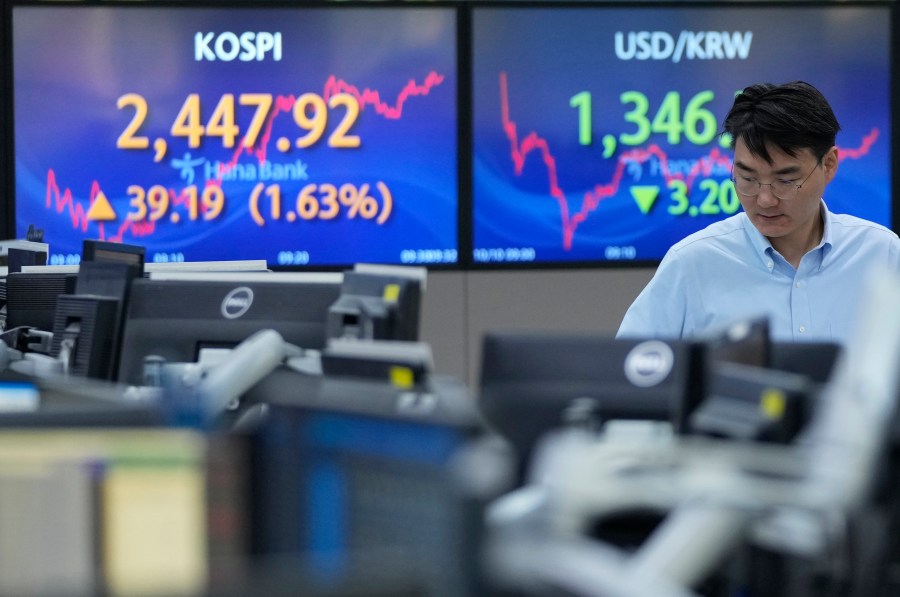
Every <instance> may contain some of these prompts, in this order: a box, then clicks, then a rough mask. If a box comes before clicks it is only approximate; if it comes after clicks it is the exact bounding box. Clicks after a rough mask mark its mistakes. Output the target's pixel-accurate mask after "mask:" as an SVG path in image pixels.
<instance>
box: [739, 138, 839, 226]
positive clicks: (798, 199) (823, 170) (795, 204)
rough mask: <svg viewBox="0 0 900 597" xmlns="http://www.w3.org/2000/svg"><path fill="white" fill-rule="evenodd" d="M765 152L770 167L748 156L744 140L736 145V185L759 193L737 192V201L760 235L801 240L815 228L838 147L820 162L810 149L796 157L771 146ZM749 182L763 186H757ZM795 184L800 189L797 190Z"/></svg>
mask: <svg viewBox="0 0 900 597" xmlns="http://www.w3.org/2000/svg"><path fill="white" fill-rule="evenodd" d="M767 149H768V151H769V155H770V156H771V157H772V163H771V164H770V163H769V162H767V161H766V160H764V159H763V158H762V157H760V156H756V155H753V154H751V153H750V151H749V150H748V149H747V145H746V144H745V143H744V141H743V139H737V141H736V142H735V145H734V177H735V180H736V186H741V185H740V184H738V183H740V182H743V183H744V184H748V185H749V186H750V187H751V188H753V189H754V190H755V191H758V193H757V194H756V196H748V195H744V194H741V193H738V199H740V202H741V206H743V208H744V211H745V212H746V213H747V217H749V218H750V221H751V222H753V225H754V226H756V228H757V230H759V231H760V232H761V233H762V234H763V236H766V237H768V238H769V239H772V240H774V239H783V240H788V241H789V240H791V239H793V238H797V239H801V238H803V237H804V236H805V235H808V234H810V232H811V231H812V230H813V229H814V228H815V227H817V226H818V223H819V201H820V199H821V198H822V194H823V192H824V191H825V187H826V186H827V185H828V183H830V182H831V180H832V179H833V178H834V175H835V172H836V171H837V163H838V159H837V148H836V147H832V148H831V149H830V150H829V151H828V153H826V154H825V156H824V157H823V158H822V161H821V163H819V162H818V161H817V160H816V157H815V155H814V154H813V153H812V151H810V150H809V149H803V150H802V151H799V152H798V153H797V155H796V156H790V155H788V154H786V153H784V152H783V151H781V150H780V149H778V148H777V147H774V146H772V145H769V146H767ZM741 178H743V179H744V180H743V181H741V180H740V179H741ZM748 179H749V181H753V180H755V181H758V182H760V183H763V184H762V186H758V185H755V184H753V183H752V182H749V181H748ZM772 185H774V186H772ZM797 185H802V186H801V187H800V189H796V186H797ZM773 189H774V192H773ZM788 189H790V190H788ZM779 196H780V197H779Z"/></svg>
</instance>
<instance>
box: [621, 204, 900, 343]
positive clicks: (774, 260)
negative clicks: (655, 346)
mask: <svg viewBox="0 0 900 597" xmlns="http://www.w3.org/2000/svg"><path fill="white" fill-rule="evenodd" d="M822 214H823V217H824V219H825V228H824V233H823V235H822V241H821V242H820V243H819V245H818V246H817V247H815V248H814V249H812V250H811V251H809V252H808V253H807V254H806V255H804V256H803V259H802V260H801V261H800V266H799V267H798V268H797V269H796V270H795V269H794V267H793V266H792V265H791V264H790V263H788V262H787V261H786V260H785V259H784V257H782V256H781V255H780V254H779V253H778V252H777V251H776V250H775V249H774V248H772V245H771V243H769V241H768V239H767V238H766V237H764V236H763V235H762V234H761V233H760V232H759V231H758V230H757V229H756V227H755V226H753V224H752V223H751V222H750V220H749V218H747V215H746V214H745V213H744V212H741V213H739V214H737V215H734V216H731V217H730V218H728V219H725V220H722V221H719V222H716V223H714V224H711V225H710V226H708V227H707V228H705V229H703V230H701V231H699V232H696V233H694V234H692V235H690V236H688V237H686V238H685V239H683V240H682V241H680V242H678V243H676V244H675V245H673V246H672V248H671V249H669V251H668V253H666V256H665V257H664V258H663V260H662V262H661V263H660V265H659V268H658V269H657V270H656V273H655V274H654V276H653V279H652V280H650V283H649V284H647V286H646V288H644V290H643V291H642V292H641V294H640V295H639V296H638V297H637V299H635V301H634V303H633V304H632V305H631V307H630V308H629V309H628V312H627V313H626V314H625V318H624V319H623V321H622V324H621V326H620V327H619V331H618V333H617V337H622V338H688V337H693V336H699V335H702V334H703V333H705V332H708V331H712V330H715V329H717V328H718V329H721V328H723V327H724V326H726V325H728V324H731V323H734V322H736V321H738V320H740V319H745V318H749V317H754V316H759V315H762V316H767V317H768V318H769V325H770V334H771V337H772V339H773V340H776V341H798V342H801V341H809V342H812V341H833V342H840V343H845V342H846V341H847V340H848V339H849V337H850V334H851V333H852V330H853V329H854V326H855V322H856V320H857V319H858V318H859V314H858V313H857V311H858V308H859V304H860V298H861V297H860V292H862V291H863V289H864V288H865V286H866V283H867V281H868V277H869V275H870V270H871V269H872V268H873V267H874V266H879V267H881V268H885V267H888V268H892V269H893V270H894V271H900V239H898V237H897V235H896V234H895V233H894V232H892V231H891V230H889V229H887V228H885V227H884V226H881V225H879V224H875V223H873V222H869V221H866V220H862V219H860V218H856V217H854V216H848V215H841V214H833V213H831V212H830V211H828V208H827V207H826V205H825V203H824V201H823V202H822ZM898 308H900V306H898Z"/></svg>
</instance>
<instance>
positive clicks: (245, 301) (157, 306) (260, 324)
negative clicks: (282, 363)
mask: <svg viewBox="0 0 900 597" xmlns="http://www.w3.org/2000/svg"><path fill="white" fill-rule="evenodd" d="M342 277H343V276H342V275H341V274H339V273H290V272H280V273H279V272H221V273H219V272H197V273H193V272H191V273H174V272H173V273H156V274H151V276H150V278H144V279H140V280H135V282H134V283H133V285H132V292H131V300H130V301H129V309H128V314H127V316H126V321H125V333H124V339H123V342H122V351H121V360H120V366H119V370H118V380H119V381H120V382H124V383H129V384H141V383H142V382H143V361H144V358H145V357H148V356H151V355H152V356H156V357H160V358H162V359H163V360H164V361H165V362H175V363H193V362H196V361H197V359H198V357H199V355H200V351H201V350H202V349H204V348H233V347H235V346H237V345H238V344H240V343H241V342H243V341H244V340H245V339H247V338H248V337H249V336H250V335H252V334H253V333H254V332H256V331H258V330H261V329H274V330H275V331H277V332H278V333H280V334H281V336H282V337H283V338H284V340H285V341H286V342H288V343H290V344H294V345H297V346H299V347H301V348H306V349H317V350H320V349H322V348H324V346H325V345H326V341H327V332H326V319H327V314H328V308H329V307H330V306H331V305H332V303H334V302H335V301H336V300H337V298H338V296H339V295H340V291H341V280H342Z"/></svg>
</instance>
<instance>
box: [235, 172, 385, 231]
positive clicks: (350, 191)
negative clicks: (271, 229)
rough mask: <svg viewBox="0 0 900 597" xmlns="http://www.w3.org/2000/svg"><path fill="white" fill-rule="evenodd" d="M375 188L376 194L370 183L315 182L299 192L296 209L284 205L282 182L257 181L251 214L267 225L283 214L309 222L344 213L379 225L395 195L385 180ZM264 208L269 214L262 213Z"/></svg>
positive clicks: (255, 220) (251, 204) (332, 217)
mask: <svg viewBox="0 0 900 597" xmlns="http://www.w3.org/2000/svg"><path fill="white" fill-rule="evenodd" d="M375 189H377V191H378V196H377V197H376V195H373V194H372V192H371V191H372V190H373V189H372V188H371V185H369V183H364V184H361V185H359V186H358V187H357V186H356V185H354V184H351V183H345V184H342V185H340V186H337V185H333V184H331V183H323V184H315V183H312V184H308V185H306V186H304V187H303V188H302V189H301V190H300V192H299V193H297V197H296V200H295V201H294V204H293V206H292V207H293V209H290V208H288V209H283V208H284V207H285V206H284V205H283V204H284V201H283V200H282V194H281V186H280V185H277V184H273V185H265V184H263V183H257V184H256V186H255V187H253V191H252V192H251V193H250V205H249V209H250V216H251V217H252V218H253V221H254V222H255V223H256V225H257V226H265V224H266V222H267V221H269V220H271V221H279V220H281V219H282V218H283V219H285V220H287V221H288V222H295V221H297V219H298V218H299V219H300V220H303V221H307V222H309V221H313V220H333V219H335V218H337V217H338V216H340V215H341V213H343V214H344V217H346V218H348V219H354V218H360V219H363V220H374V221H375V223H377V224H378V225H379V226H380V225H382V224H384V223H385V222H387V220H388V218H389V217H390V216H391V210H392V209H393V206H394V199H393V197H392V195H391V191H390V189H389V188H388V186H387V185H386V184H384V182H382V181H378V182H376V183H375ZM379 199H380V200H379ZM261 204H267V206H268V210H265V209H263V210H261V209H260V205H261ZM264 212H265V213H266V214H267V215H268V218H266V217H265V216H264V215H263V213H264Z"/></svg>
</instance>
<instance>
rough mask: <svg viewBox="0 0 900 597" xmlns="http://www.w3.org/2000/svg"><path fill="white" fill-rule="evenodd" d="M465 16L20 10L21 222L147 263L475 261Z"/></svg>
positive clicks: (72, 246)
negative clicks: (466, 145)
mask: <svg viewBox="0 0 900 597" xmlns="http://www.w3.org/2000/svg"><path fill="white" fill-rule="evenodd" d="M456 21H457V14H456V9H455V8H452V7H434V6H422V5H419V6H398V5H394V6H365V7H364V6H360V5H344V6H340V5H334V4H330V5H328V6H327V7H326V6H324V5H323V6H309V5H304V6H299V5H298V6H295V7H286V6H284V5H282V6H281V7H280V8H276V7H272V6H265V5H257V6H254V7H252V8H250V7H246V6H245V7H237V6H222V5H219V6H215V7H213V6H208V7H199V6H197V5H194V6H193V7H189V6H186V5H185V6H174V5H172V4H169V5H166V6H161V5H156V6H154V5H144V4H141V5H140V6H133V5H128V6H125V5H115V6H72V5H69V6H63V5H58V4H57V5H45V6H38V5H30V6H29V5H25V4H23V5H20V6H14V7H13V9H12V50H13V67H14V69H13V92H14V107H13V108H14V126H15V133H14V134H15V140H14V149H15V181H16V182H15V202H16V203H15V206H16V207H15V214H16V216H15V217H16V225H15V232H16V236H17V237H19V238H22V237H24V235H25V233H26V231H27V229H28V227H29V226H30V225H34V226H35V227H36V228H39V229H42V230H43V231H44V241H45V242H47V243H48V244H49V245H50V250H51V253H52V254H51V256H50V262H51V263H54V264H59V263H76V262H77V261H78V260H79V257H80V252H81V247H82V241H83V240H84V239H86V238H93V239H97V238H99V239H103V240H109V241H122V242H127V243H133V244H139V245H143V246H145V247H147V257H148V261H157V262H165V261H204V260H225V259H228V260H232V259H266V260H267V262H268V263H269V264H270V265H271V266H276V267H277V266H285V267H297V266H326V267H327V266H331V265H344V264H352V263H356V262H360V261H366V262H379V263H395V264H401V263H415V264H429V265H430V264H453V263H456V262H457V260H458V247H457V240H458V231H457V219H458V207H457V195H458V180H457V176H458V175H457V171H458V163H457V160H458V137H459V131H458V124H457V98H458V91H457V83H458V82H457V68H456V62H457V22H456Z"/></svg>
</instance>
